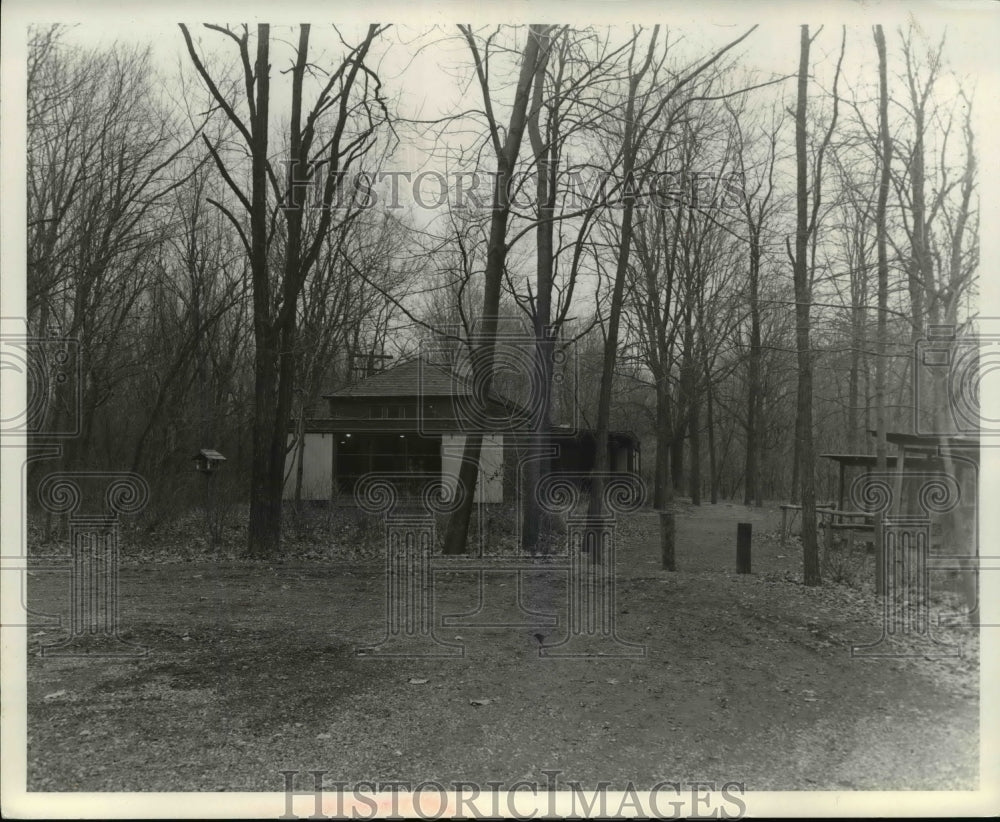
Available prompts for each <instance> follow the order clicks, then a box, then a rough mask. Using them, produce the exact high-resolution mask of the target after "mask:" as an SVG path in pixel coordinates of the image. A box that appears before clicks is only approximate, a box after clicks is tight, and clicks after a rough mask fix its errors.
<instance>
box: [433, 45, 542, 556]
mask: <svg viewBox="0 0 1000 822" xmlns="http://www.w3.org/2000/svg"><path fill="white" fill-rule="evenodd" d="M459 28H460V30H461V32H462V35H463V37H464V38H465V41H466V43H467V44H468V47H469V51H470V53H471V55H472V60H473V63H474V65H475V72H476V78H477V80H478V84H479V89H480V92H481V93H482V98H483V108H484V114H485V117H486V122H487V127H488V129H489V136H490V143H491V145H492V147H493V153H494V155H495V156H496V162H497V170H496V180H495V182H494V189H493V200H492V212H491V219H490V233H489V243H488V246H487V251H486V269H485V271H484V273H483V286H484V293H483V310H482V318H481V325H480V326H479V329H478V333H477V335H476V339H475V340H474V342H473V345H474V349H473V351H472V352H471V353H472V356H471V359H472V368H473V374H474V378H473V382H474V384H475V385H476V386H477V391H478V392H479V393H478V396H477V397H476V401H477V402H480V403H485V402H486V401H487V400H488V398H489V396H490V390H491V388H492V384H493V363H494V351H495V346H496V334H497V327H498V322H499V312H500V292H501V288H502V286H503V274H504V266H505V263H506V258H507V249H508V243H507V221H508V218H509V216H510V212H511V205H510V202H509V199H508V192H509V187H510V181H511V177H512V175H513V173H514V169H515V164H516V163H517V158H518V154H519V153H520V150H521V140H522V138H523V136H524V131H525V128H526V127H527V122H528V105H529V102H530V99H531V89H532V86H533V84H534V83H535V82H537V78H538V77H539V75H541V74H542V73H543V72H544V67H545V61H546V60H547V59H548V45H549V34H550V30H551V27H550V26H531V27H530V28H529V31H528V37H527V40H526V42H525V46H524V51H523V53H522V56H521V66H520V71H519V75H518V80H517V86H516V89H515V92H514V101H513V105H512V108H511V114H510V120H509V123H508V125H507V128H506V129H505V130H504V131H505V132H506V133H505V134H504V133H503V132H502V131H501V128H500V125H499V122H498V121H497V118H496V115H495V113H494V102H493V92H492V91H491V89H490V83H489V61H488V58H489V44H490V40H491V39H492V38H490V39H488V40H487V42H486V46H487V47H486V49H485V50H483V49H481V48H480V44H479V43H478V42H477V40H476V37H475V34H474V32H473V30H472V28H471V27H469V26H460V27H459ZM481 450H482V434H481V433H479V432H471V433H469V434H468V435H467V436H466V438H465V445H464V449H463V454H462V462H461V465H460V467H459V473H458V485H457V487H456V493H458V494H462V495H463V496H462V498H461V500H460V504H459V505H458V507H457V509H456V511H455V513H454V514H452V516H451V517H450V518H449V520H448V527H447V530H446V533H445V538H444V548H443V551H444V553H445V554H461V553H465V548H466V541H467V539H468V533H469V522H470V520H471V517H472V506H473V503H474V498H475V490H476V484H477V481H478V477H479V457H480V452H481Z"/></svg>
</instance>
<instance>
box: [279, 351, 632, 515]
mask: <svg viewBox="0 0 1000 822" xmlns="http://www.w3.org/2000/svg"><path fill="white" fill-rule="evenodd" d="M323 398H324V399H325V400H326V401H327V404H328V410H329V413H328V415H327V416H325V417H313V418H307V419H305V420H302V421H298V420H295V421H293V423H292V430H291V431H290V432H289V446H290V447H289V452H288V454H289V457H288V461H287V463H286V471H285V498H286V499H293V498H295V497H296V487H300V493H299V497H300V498H301V499H307V500H329V499H331V498H334V497H337V496H341V495H344V494H350V493H352V492H353V489H354V487H355V484H356V483H357V481H358V479H359V478H360V477H362V476H364V475H365V474H367V473H370V472H373V471H377V472H390V473H396V474H407V473H413V474H427V473H439V472H440V473H441V474H442V476H443V477H445V478H446V480H447V479H449V478H450V481H451V482H452V483H454V482H456V481H457V479H456V478H457V476H458V467H459V465H460V462H461V459H462V453H463V450H464V446H465V437H466V435H467V433H468V432H469V431H471V430H476V431H480V432H481V433H482V434H483V445H482V451H481V456H480V477H479V481H478V483H477V487H476V501H477V502H504V501H511V500H512V499H513V497H514V493H515V488H516V485H517V483H516V477H517V473H518V466H519V465H520V464H521V463H522V462H523V460H524V459H525V457H526V455H527V453H528V448H527V446H528V444H529V442H532V441H533V438H532V434H531V415H530V412H529V410H528V409H527V408H526V407H525V406H524V405H523V404H521V403H519V402H517V401H515V400H513V399H511V398H509V397H507V396H505V395H504V394H503V393H501V392H500V391H499V390H495V389H494V390H491V391H490V392H489V394H488V395H487V398H486V401H485V402H483V403H477V401H476V391H475V385H474V382H473V380H472V379H471V378H470V377H467V376H465V375H463V374H462V373H460V372H458V371H456V370H454V369H451V368H448V367H447V366H443V365H440V364H437V363H434V362H431V361H429V360H427V359H425V358H419V357H418V358H415V359H412V360H408V361H406V362H402V363H399V364H398V365H394V366H391V367H389V368H386V369H385V370H383V371H380V372H378V373H376V374H372V375H370V376H368V377H365V378H364V379H361V380H359V381H357V382H355V383H353V384H352V385H349V386H346V387H344V388H341V389H338V390H337V391H333V392H331V393H329V394H325V395H324V397H323ZM299 436H301V443H300V442H299V441H298V437H299ZM608 440H609V441H608V449H609V464H610V466H611V468H612V470H618V471H623V472H638V470H639V467H640V465H639V460H640V447H639V441H638V439H637V438H636V437H635V436H634V435H632V434H631V433H629V432H614V433H612V434H611V435H610V436H609V438H608ZM594 442H595V438H594V434H593V432H591V431H585V430H577V429H572V428H569V427H567V426H554V427H553V428H552V429H551V431H550V443H551V444H552V445H554V446H556V447H557V450H558V456H557V457H556V458H555V459H554V461H553V468H554V469H556V470H560V469H561V470H572V471H589V470H591V468H592V467H593V463H594V455H595V453H596V447H595V444H594Z"/></svg>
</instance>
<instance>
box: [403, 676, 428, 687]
mask: <svg viewBox="0 0 1000 822" xmlns="http://www.w3.org/2000/svg"><path fill="white" fill-rule="evenodd" d="M407 681H408V682H409V684H410V685H426V684H427V682H428V680H426V679H418V678H417V677H415V676H411V677H410V678H409V680H407Z"/></svg>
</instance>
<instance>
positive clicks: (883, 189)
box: [874, 25, 892, 596]
mask: <svg viewBox="0 0 1000 822" xmlns="http://www.w3.org/2000/svg"><path fill="white" fill-rule="evenodd" d="M874 37H875V48H876V50H877V51H878V84H879V102H878V112H879V143H880V145H881V155H880V157H879V165H880V174H879V186H878V204H877V206H876V211H875V240H876V246H877V253H878V326H877V328H878V330H877V332H876V338H875V432H876V439H875V461H876V465H877V469H878V471H879V472H880V473H885V471H886V468H887V465H888V459H887V455H886V440H885V435H886V422H887V420H886V407H885V406H886V402H885V401H886V396H885V395H886V347H887V342H888V340H887V337H888V324H887V320H888V317H887V309H888V307H889V258H888V250H887V247H886V243H887V236H886V208H887V204H888V200H889V174H890V164H891V163H892V139H891V137H890V135H889V81H888V71H887V67H886V53H885V34H884V33H883V31H882V26H880V25H878V26H875V31H874ZM882 521H883V517H882V514H877V515H876V517H875V590H876V593H878V594H879V595H880V596H881V595H884V594H885V591H886V578H885V577H886V567H885V538H884V534H883V531H882Z"/></svg>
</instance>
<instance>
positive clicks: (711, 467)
mask: <svg viewBox="0 0 1000 822" xmlns="http://www.w3.org/2000/svg"><path fill="white" fill-rule="evenodd" d="M705 371H706V374H705V380H706V383H705V385H706V391H705V417H706V419H705V423H706V425H707V426H708V482H709V494H710V495H711V501H712V505H716V504H717V503H718V502H719V466H718V456H717V454H716V445H715V402H714V400H713V399H712V394H713V393H714V392H713V391H712V383H711V381H710V379H709V374H708V373H707V372H708V368H707V365H706V369H705Z"/></svg>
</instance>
